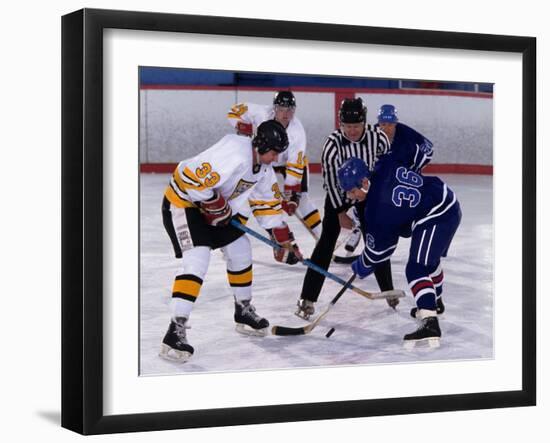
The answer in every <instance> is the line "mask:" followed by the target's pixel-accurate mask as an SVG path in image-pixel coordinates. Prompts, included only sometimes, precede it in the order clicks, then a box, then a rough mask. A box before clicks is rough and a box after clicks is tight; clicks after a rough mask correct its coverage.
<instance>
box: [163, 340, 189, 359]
mask: <svg viewBox="0 0 550 443" xmlns="http://www.w3.org/2000/svg"><path fill="white" fill-rule="evenodd" d="M192 355H193V354H192V353H191V352H188V351H179V350H178V349H173V348H171V347H170V346H168V345H165V344H164V343H163V344H162V345H161V347H160V352H159V357H160V358H162V359H164V360H168V361H173V362H176V363H185V362H186V361H187V360H189V359H190V358H191V356H192Z"/></svg>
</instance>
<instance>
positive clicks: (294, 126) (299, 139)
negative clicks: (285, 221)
mask: <svg viewBox="0 0 550 443" xmlns="http://www.w3.org/2000/svg"><path fill="white" fill-rule="evenodd" d="M295 111H296V98H295V97H294V94H293V93H292V92H290V91H279V92H277V93H276V94H275V97H274V99H273V105H258V104H254V103H239V104H236V105H234V106H233V107H232V108H231V110H230V111H229V113H228V114H227V118H228V120H229V122H230V123H231V125H232V126H233V127H235V129H236V130H237V133H238V134H243V135H248V136H250V137H251V136H252V135H253V133H254V128H257V127H258V126H259V125H260V123H262V122H264V121H266V120H270V119H275V120H277V121H278V122H279V123H281V124H282V125H283V126H284V127H285V128H286V131H287V134H288V141H289V143H288V149H287V150H286V151H285V152H283V153H281V155H279V159H278V160H277V161H275V162H274V163H273V168H274V169H275V171H276V172H278V173H281V174H282V175H283V177H284V189H283V198H284V200H283V210H284V211H285V212H286V213H287V214H288V215H294V214H295V213H297V215H298V216H299V217H300V218H301V219H302V220H303V221H304V222H305V225H306V226H307V228H308V229H309V230H310V231H312V232H313V235H314V236H315V237H316V238H319V236H320V235H321V215H320V214H319V211H318V210H317V208H316V207H315V205H314V204H313V203H312V202H311V201H310V200H309V198H308V181H309V177H308V174H309V170H308V159H307V156H306V132H305V130H304V127H303V125H302V123H301V122H300V120H299V119H298V117H296V115H295Z"/></svg>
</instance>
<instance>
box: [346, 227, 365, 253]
mask: <svg viewBox="0 0 550 443" xmlns="http://www.w3.org/2000/svg"><path fill="white" fill-rule="evenodd" d="M360 240H361V229H360V228H359V227H355V228H353V230H352V231H351V234H350V236H349V238H348V241H347V242H346V244H345V246H344V249H345V250H346V251H347V252H348V253H352V252H353V251H355V249H356V248H357V245H358V244H359V241H360Z"/></svg>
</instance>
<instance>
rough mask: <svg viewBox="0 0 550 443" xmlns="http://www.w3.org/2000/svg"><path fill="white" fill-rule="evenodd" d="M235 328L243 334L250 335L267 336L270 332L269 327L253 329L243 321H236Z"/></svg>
mask: <svg viewBox="0 0 550 443" xmlns="http://www.w3.org/2000/svg"><path fill="white" fill-rule="evenodd" d="M235 330H236V331H237V332H238V333H239V334H242V335H248V336H249V337H265V336H266V335H267V334H268V328H263V329H253V328H251V327H250V326H248V325H245V324H243V323H236V324H235Z"/></svg>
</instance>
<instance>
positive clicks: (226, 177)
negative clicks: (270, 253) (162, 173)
mask: <svg viewBox="0 0 550 443" xmlns="http://www.w3.org/2000/svg"><path fill="white" fill-rule="evenodd" d="M252 153H253V148H252V140H251V139H250V138H249V137H245V136H241V135H236V134H230V135H226V136H225V137H223V138H222V139H221V140H220V141H219V142H217V143H216V144H215V145H213V146H212V147H211V148H209V149H207V150H206V151H203V152H201V153H200V154H198V155H196V156H195V157H192V158H190V159H187V160H183V161H181V162H180V163H179V164H178V166H177V167H176V170H175V171H174V173H173V175H172V178H171V180H170V184H169V185H168V187H167V188H166V192H165V196H166V198H167V199H168V200H169V201H170V203H172V204H173V205H174V206H176V207H179V208H189V207H195V206H196V203H198V202H201V201H205V200H209V199H211V198H212V197H213V196H214V191H217V192H218V193H219V194H221V195H222V196H223V197H224V198H225V199H226V201H228V202H229V205H230V206H231V209H232V211H233V214H238V215H240V216H241V217H244V218H246V219H248V218H249V217H250V213H251V212H252V214H253V215H254V216H255V217H256V219H257V220H258V223H259V224H260V226H262V228H264V229H271V228H274V227H277V226H281V225H282V224H283V222H284V218H283V211H282V208H281V192H280V190H279V186H278V184H277V177H276V176H275V171H274V170H273V168H272V167H271V165H264V164H258V165H256V166H254V164H253V154H252Z"/></svg>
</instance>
